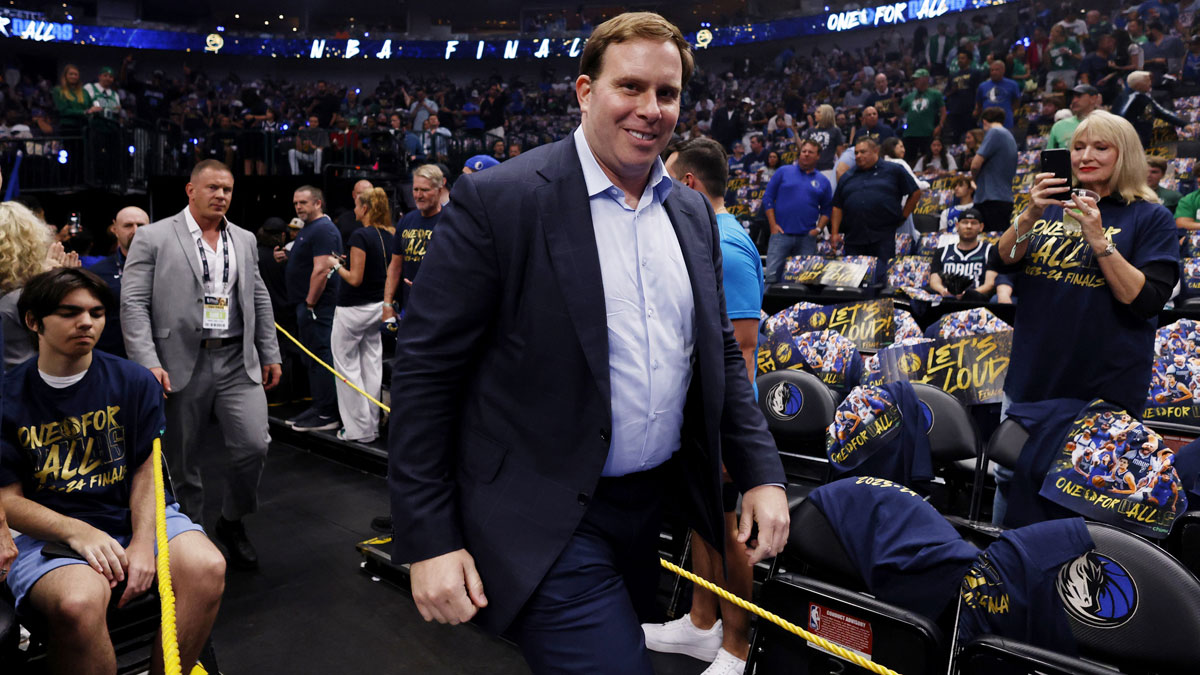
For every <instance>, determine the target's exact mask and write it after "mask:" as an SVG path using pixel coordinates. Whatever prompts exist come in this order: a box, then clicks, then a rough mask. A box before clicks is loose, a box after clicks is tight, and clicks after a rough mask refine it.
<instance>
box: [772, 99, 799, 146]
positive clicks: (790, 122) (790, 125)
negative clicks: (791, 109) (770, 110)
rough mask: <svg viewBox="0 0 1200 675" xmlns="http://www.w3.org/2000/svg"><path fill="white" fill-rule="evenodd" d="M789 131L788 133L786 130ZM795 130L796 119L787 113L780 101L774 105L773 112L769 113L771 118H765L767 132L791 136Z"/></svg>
mask: <svg viewBox="0 0 1200 675" xmlns="http://www.w3.org/2000/svg"><path fill="white" fill-rule="evenodd" d="M788 131H791V132H792V134H791V135H789V134H788V133H787V132H788ZM795 131H796V120H795V119H794V118H793V117H792V116H791V115H789V114H788V112H787V110H785V109H784V107H783V104H782V103H780V104H778V105H776V106H775V114H774V115H771V119H769V120H767V134H783V135H785V136H787V137H788V138H791V137H792V135H794V134H795Z"/></svg>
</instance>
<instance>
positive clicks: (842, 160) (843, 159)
mask: <svg viewBox="0 0 1200 675" xmlns="http://www.w3.org/2000/svg"><path fill="white" fill-rule="evenodd" d="M854 155H855V150H854V146H853V145H851V146H849V147H847V148H846V149H845V150H843V151H842V154H840V155H838V159H837V163H835V164H834V166H833V174H834V181H833V182H834V184H835V185H836V184H837V183H840V182H841V181H842V176H845V175H846V172H847V171H849V170H850V169H853V168H854V163H855V160H854Z"/></svg>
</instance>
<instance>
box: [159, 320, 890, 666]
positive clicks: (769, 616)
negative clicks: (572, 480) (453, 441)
mask: <svg viewBox="0 0 1200 675" xmlns="http://www.w3.org/2000/svg"><path fill="white" fill-rule="evenodd" d="M275 328H277V329H279V332H280V333H283V335H284V337H286V338H287V339H289V340H291V341H292V342H293V343H295V345H296V346H297V347H299V348H300V351H302V352H304V353H305V354H308V355H309V356H310V357H311V358H312V359H313V360H314V361H316V362H317V363H319V364H321V365H322V366H324V367H325V369H326V370H328V371H329V372H331V373H333V376H334V377H336V378H338V379H339V380H341V381H342V382H344V383H345V384H346V385H347V386H349V387H350V388H351V389H353V390H354V391H357V392H358V393H360V394H362V395H363V396H366V397H367V398H368V399H370V401H371V402H372V403H374V404H375V405H377V406H379V407H380V408H382V409H383V410H385V411H387V412H388V413H390V412H392V409H391V408H389V407H387V406H386V405H384V404H383V403H381V402H380V401H378V400H376V398H375V397H374V396H371V395H370V394H368V393H367V392H365V391H363V390H362V389H361V388H359V387H358V385H356V384H354V383H353V382H351V381H349V380H347V379H346V377H345V376H344V375H342V374H341V373H339V372H338V371H336V370H334V369H333V368H332V367H331V366H330V365H329V364H328V363H325V362H324V361H322V360H321V359H320V358H318V357H317V355H316V354H313V353H312V352H311V351H309V350H308V348H307V347H305V346H304V345H303V344H301V343H300V341H299V340H297V339H296V338H295V337H293V336H292V334H291V333H289V332H287V331H286V330H284V329H283V327H282V326H280V325H279V324H275ZM156 442H157V441H156ZM658 562H659V563H661V564H662V566H663V567H664V568H666V569H668V570H670V571H672V572H674V573H675V574H678V575H679V576H681V577H683V578H684V579H687V580H688V581H691V582H692V583H694V584H696V585H697V586H700V587H701V588H704V589H705V590H708V591H710V592H712V593H715V594H717V595H718V596H719V597H721V598H723V599H725V600H728V601H729V602H732V603H733V604H735V605H737V606H738V607H741V608H742V609H744V610H746V611H747V612H750V613H752V614H755V615H757V616H759V617H762V618H763V619H765V620H767V621H770V622H771V623H773V624H775V625H776V626H779V627H780V628H782V629H784V630H786V631H787V632H789V633H792V634H793V635H797V636H799V637H801V638H804V639H805V640H808V641H809V642H812V643H814V644H816V645H819V646H820V647H821V648H822V649H825V650H827V651H829V652H832V653H833V654H834V655H835V656H838V657H840V658H843V659H845V660H847V661H849V662H851V663H853V664H855V665H856V666H859V667H861V668H866V669H867V670H869V671H871V672H873V673H877V675H899V673H897V672H896V671H894V670H892V669H890V668H888V667H886V666H881V665H879V664H878V663H875V662H874V661H869V660H867V659H865V658H863V657H862V656H861V655H859V654H856V653H854V652H852V651H850V650H848V649H846V648H844V647H842V646H840V645H836V644H834V643H832V642H830V641H829V640H826V639H825V638H823V637H821V636H819V635H813V634H812V633H809V632H808V631H806V630H804V629H802V628H800V627H799V626H797V625H796V624H794V623H792V622H790V621H788V620H787V619H784V618H783V617H781V616H779V615H777V614H773V613H771V612H768V611H767V610H765V609H763V608H762V607H759V606H758V605H756V604H754V603H752V602H748V601H746V600H743V599H741V598H739V597H738V596H736V595H734V594H732V593H730V592H729V591H727V590H725V589H723V588H721V587H720V586H717V585H716V584H713V583H712V582H710V581H708V580H706V579H703V578H701V577H698V576H696V575H695V574H692V573H691V572H689V571H687V570H685V569H683V568H682V567H679V566H678V565H675V564H673V563H669V562H667V561H666V560H663V559H662V558H659V559H658ZM164 613H165V612H164ZM168 675H170V671H168Z"/></svg>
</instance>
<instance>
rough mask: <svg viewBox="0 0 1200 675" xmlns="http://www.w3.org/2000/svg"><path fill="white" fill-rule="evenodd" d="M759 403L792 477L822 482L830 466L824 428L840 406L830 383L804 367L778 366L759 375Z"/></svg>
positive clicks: (786, 470) (816, 482) (785, 466)
mask: <svg viewBox="0 0 1200 675" xmlns="http://www.w3.org/2000/svg"><path fill="white" fill-rule="evenodd" d="M758 405H759V408H760V409H761V410H762V412H763V417H765V418H766V420H767V428H768V429H770V430H771V435H772V436H774V437H775V444H776V446H778V448H779V456H780V459H781V460H783V468H784V471H785V472H786V473H787V475H788V476H789V478H791V479H793V480H800V481H805V482H811V483H814V484H818V485H819V484H820V483H823V482H824V481H825V479H826V476H827V474H828V469H829V460H827V459H826V458H825V430H826V428H828V427H829V425H830V423H832V422H833V414H834V412H835V411H836V410H837V400H836V399H835V398H834V394H833V392H832V391H831V390H830V389H829V387H827V386H825V383H824V382H822V381H821V379H820V378H818V377H817V376H816V375H813V374H812V373H809V372H806V371H803V370H776V371H774V372H770V373H766V374H764V375H760V376H759V378H758Z"/></svg>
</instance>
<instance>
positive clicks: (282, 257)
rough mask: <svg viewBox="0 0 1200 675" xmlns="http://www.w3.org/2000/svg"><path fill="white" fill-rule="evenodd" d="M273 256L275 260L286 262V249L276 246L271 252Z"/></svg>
mask: <svg viewBox="0 0 1200 675" xmlns="http://www.w3.org/2000/svg"><path fill="white" fill-rule="evenodd" d="M271 255H273V256H274V258H275V262H277V263H281V262H287V249H285V248H284V247H282V246H276V247H275V251H274V252H273V253H272V254H271Z"/></svg>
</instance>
